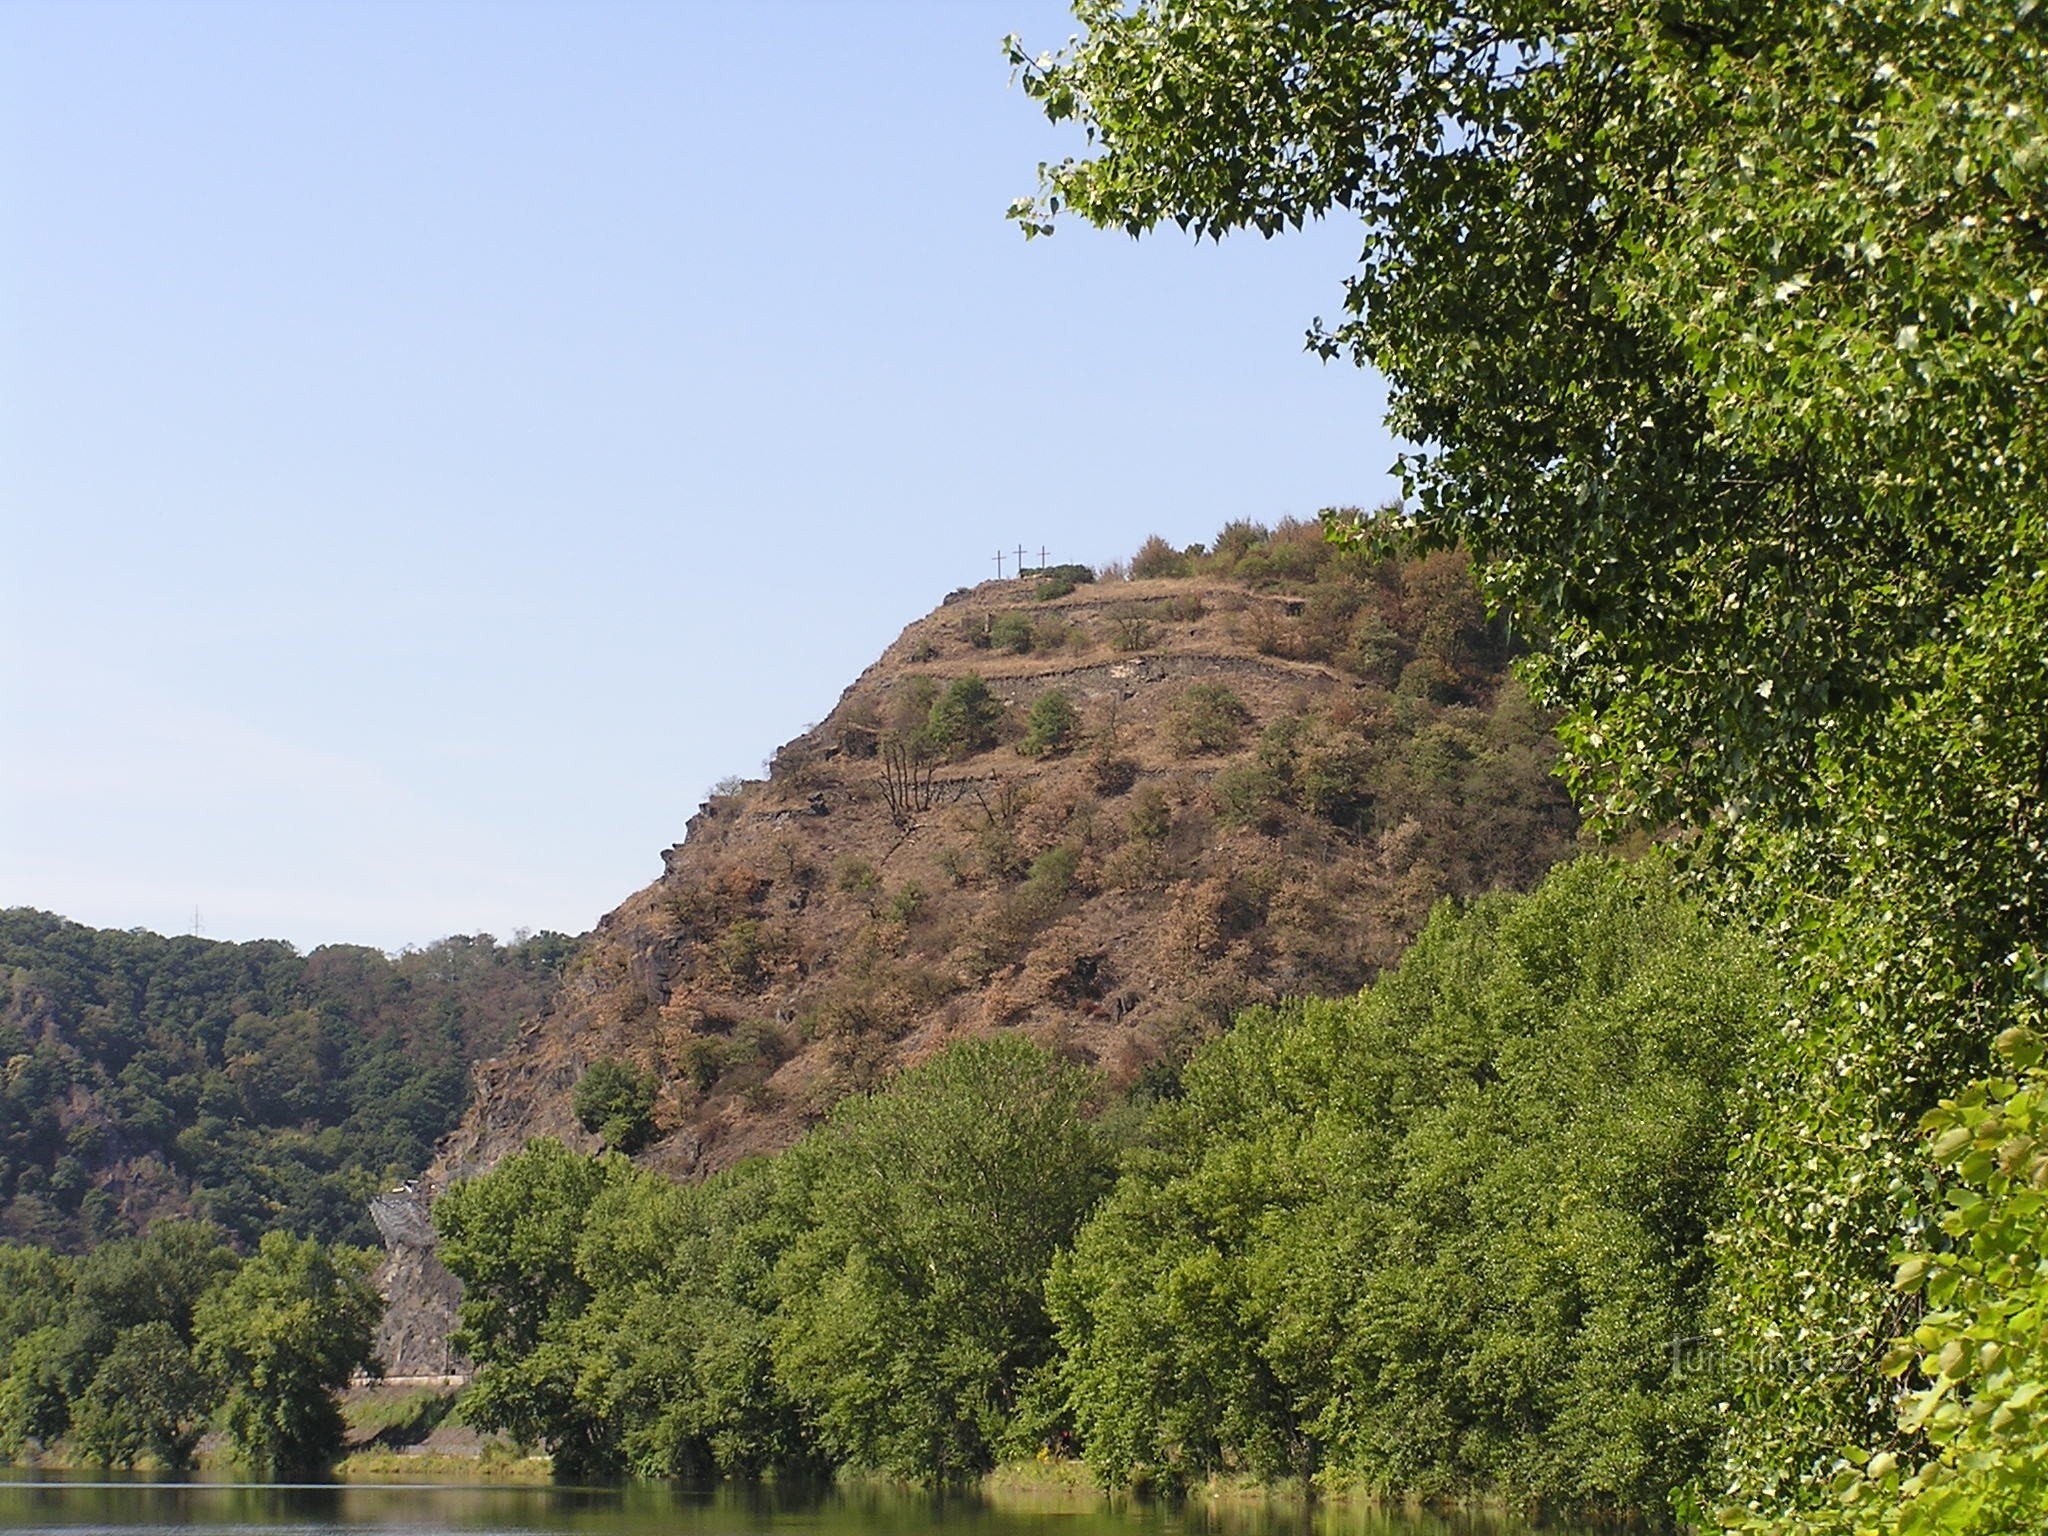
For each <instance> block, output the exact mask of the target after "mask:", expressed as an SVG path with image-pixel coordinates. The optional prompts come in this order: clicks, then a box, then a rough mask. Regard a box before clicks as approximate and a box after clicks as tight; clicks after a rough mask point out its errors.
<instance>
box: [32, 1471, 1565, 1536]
mask: <svg viewBox="0 0 2048 1536" xmlns="http://www.w3.org/2000/svg"><path fill="white" fill-rule="evenodd" d="M0 1530H6V1531H9V1532H17V1531H19V1532H34V1533H42V1536H147V1533H175V1536H455V1533H486V1532H488V1533H492V1536H570V1533H574V1536H1529V1533H1530V1532H1531V1530H1532V1528H1531V1527H1529V1526H1526V1525H1523V1524H1520V1523H1516V1522H1508V1521H1501V1520H1495V1519H1492V1518H1490V1517H1487V1516H1484V1515H1466V1514H1435V1513H1429V1512H1418V1513H1408V1512H1404V1511H1394V1510H1381V1509H1373V1508H1366V1507H1360V1506H1358V1505H1355V1504H1340V1505H1323V1506H1319V1507H1315V1508H1309V1507H1305V1506H1303V1505H1301V1504H1299V1503H1296V1502H1292V1501H1286V1500H1274V1501H1271V1502H1263V1501H1244V1500H1228V1501H1215V1502H1211V1501H1205V1500H1190V1501H1188V1502H1186V1503H1183V1504H1180V1505H1177V1506H1168V1505H1163V1504H1157V1503H1149V1504H1148V1503H1137V1502H1133V1501H1128V1500H1115V1501H1112V1500H1108V1499H1103V1500H1099V1501H1091V1500H1088V1499H1085V1498H1081V1497H1062V1498H1060V1499H1057V1500H1053V1499H1046V1500H1042V1501H1039V1500H1032V1499H1029V1498H1022V1497H1020V1498H1010V1497H1001V1498H998V1499H996V1500H993V1501H992V1500H988V1499H983V1498H979V1497H973V1496H968V1497H958V1498H945V1499H939V1498H931V1497H925V1496H920V1495H917V1494H913V1493H907V1492H900V1491H895V1490H887V1489H870V1488H852V1489H837V1490H833V1491H831V1492H827V1493H822V1494H812V1495H808V1496H795V1495H790V1494H786V1493H785V1494H779V1495H778V1494H777V1493H775V1492H774V1491H772V1490H758V1489H756V1490H748V1489H737V1488H731V1487H721V1488H718V1489H715V1490H712V1491H708V1492H702V1493H692V1492H687V1491H680V1490H677V1489H674V1488H671V1487H668V1486H666V1485H633V1486H628V1487H624V1488H606V1489H571V1488H555V1487H550V1486H532V1485H526V1484H506V1483H465V1484H402V1483H351V1484H345V1485H341V1486H332V1487H280V1486H277V1485H272V1484H262V1485H251V1484H236V1483H217V1482H192V1483H151V1482H146V1481H134V1482H118V1483H108V1482H88V1481H84V1480H79V1479H60V1478H43V1479H32V1478H30V1477H27V1476H23V1475H19V1474H17V1475H15V1476H13V1477H10V1478H5V1479H4V1480H0ZM1544 1536H1567V1533H1563V1532H1561V1531H1560V1530H1559V1528H1558V1527H1555V1526H1551V1527H1546V1528H1545V1532H1544Z"/></svg>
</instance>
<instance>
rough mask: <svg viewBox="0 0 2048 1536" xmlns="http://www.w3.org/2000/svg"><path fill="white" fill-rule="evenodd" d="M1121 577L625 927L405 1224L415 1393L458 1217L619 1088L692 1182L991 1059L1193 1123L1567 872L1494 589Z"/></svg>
mask: <svg viewBox="0 0 2048 1536" xmlns="http://www.w3.org/2000/svg"><path fill="white" fill-rule="evenodd" d="M1091 575H1092V573H1090V572H1088V571H1086V570H1085V569H1081V568H1059V569H1056V570H1053V571H1049V572H1036V573H1027V574H1026V575H1025V576H1023V577H1021V578H1015V579H1011V580H1007V581H991V582H984V583H983V584H981V585H980V586H978V587H974V588H971V589H963V590H961V591H958V592H955V593H953V594H952V595H951V596H949V597H948V598H947V599H946V600H945V602H944V603H943V604H942V605H941V606H940V607H939V608H938V609H937V610H936V611H934V612H932V613H930V614H928V615H926V616H925V617H924V618H922V619H919V620H918V621H917V622H915V623H913V624H911V625H910V626H909V627H908V628H907V629H905V630H904V631H903V633H902V634H901V635H900V636H899V637H898V638H897V640H896V641H895V643H894V644H892V645H891V646H890V647H889V648H888V649H887V650H886V651H885V652H884V653H883V654H882V656H881V657H880V658H879V659H878V660H877V661H876V662H875V663H874V664H873V665H872V666H870V667H869V668H868V669H867V670H866V671H865V672H863V673H862V674H861V675H860V677H859V678H858V679H856V680H855V682H854V683H853V684H852V686H851V687H849V688H848V689H847V690H846V691H845V693H844V694H843V695H842V696H841V698H840V700H839V702H838V704H837V706H836V707H835V708H834V709H833V710H832V712H831V714H830V715H829V716H828V717H827V718H826V719H825V720H823V721H821V722H819V723H818V724H817V725H816V726H814V727H812V728H811V729H809V730H807V731H805V732H804V733H803V734H802V735H800V736H798V737H797V738H796V739H795V740H793V741H791V742H789V743H788V744H787V745H786V746H784V747H783V748H782V749H781V750H780V751H779V752H778V753H777V754H776V756H775V758H774V761H773V764H772V766H771V771H770V774H769V777H768V778H767V779H765V780H762V781H756V782H750V783H734V784H730V785H728V786H725V787H724V788H725V789H726V790H727V791H729V792H722V793H718V794H716V795H714V796H713V798H712V799H710V800H709V801H708V802H707V803H706V804H705V805H704V806H703V807H702V809H701V810H700V811H699V813H698V814H697V815H696V816H695V817H693V818H692V819H691V821H690V823H689V827H688V831H687V835H686V836H685V837H684V839H683V841H682V842H681V843H679V844H677V845H676V846H674V847H672V848H669V849H668V850H667V851H666V852H665V853H664V854H663V855H662V866H663V868H662V873H661V875H660V877H659V878H658V879H656V880H655V881H654V882H653V883H652V884H650V885H648V886H647V887H646V888H645V889H643V890H640V891H638V892H635V893H634V894H633V895H632V896H629V897H628V898H627V899H626V900H625V901H624V902H623V903H621V904H620V906H619V907H618V908H617V909H616V910H615V911H613V912H612V913H610V914H609V915H608V916H606V917H605V918H604V919H602V920H601V921H600V923H599V925H598V927H597V930H596V931H595V932H594V933H592V934H591V935H589V936H587V938H586V939H585V940H584V941H583V943H582V945H581V947H580V949H579V951H578V952H577V954H576V955H575V956H574V957H573V958H572V959H570V961H569V962H568V964H567V966H566V968H565V971H564V976H563V980H562V983H561V986H560V988H559V990H558V992H557V994H556V996H555V998H554V1001H553V1005H552V1007H551V1008H550V1009H549V1010H548V1011H547V1013H546V1014H544V1015H541V1016H538V1017H536V1018H535V1020H534V1021H533V1022H531V1023H529V1024H527V1025H526V1026H525V1027H524V1028H523V1029H522V1030H521V1031H520V1032H519V1033H518V1035H517V1037H516V1038H515V1039H514V1040H513V1041H512V1042H511V1044H510V1045H509V1047H508V1048H507V1049H505V1050H504V1051H503V1052H502V1053H500V1054H499V1055H497V1056H496V1057H494V1058H492V1059H490V1060H487V1061H485V1062H484V1063H483V1064H482V1065H481V1066H480V1067H479V1068H478V1069H477V1071H476V1081H475V1091H474V1093H473V1095H472V1098H471V1101H470V1105H469V1108H468V1111H467V1113H466V1114H465V1116H464V1118H463V1121H462V1123H461V1125H460V1127H459V1128H458V1129H457V1130H456V1132H455V1133H454V1134H452V1135H451V1136H450V1137H449V1138H448V1139H447V1140H445V1141H444V1142H443V1144H442V1146H441V1148H440V1151H439V1155H438V1157H437V1159H436V1162H435V1164H434V1166H433V1168H432V1169H431V1170H430V1172H429V1174H428V1176H427V1178H426V1179H425V1180H424V1181H422V1184H421V1186H420V1187H419V1188H418V1190H417V1191H413V1192H406V1193H399V1194H394V1195H393V1196H390V1197H387V1198H386V1199H385V1200H384V1201H382V1202H380V1204H379V1209H378V1212H377V1217H378V1223H379V1226H380V1228H382V1229H383V1231H384V1233H385V1236H386V1239H387V1244H388V1246H389V1247H390V1250H391V1255H392V1258H391V1263H390V1265H389V1266H388V1268H387V1271H386V1277H385V1281H386V1288H387V1290H388V1292H389V1293H390V1295H391V1296H392V1300H393V1305H392V1308H391V1311H390V1313H389V1316H388V1318H387V1322H386V1327H385V1332H384V1336H383V1340H382V1353H383V1357H384V1359H385V1361H386V1362H387V1365H388V1367H389V1368H390V1369H391V1370H393V1371H394V1372H395V1373H405V1374H428V1375H438V1374H440V1373H442V1372H446V1371H449V1370H451V1369H459V1367H460V1362H458V1361H455V1360H453V1359H452V1358H451V1356H450V1354H449V1351H448V1347H447V1336H448V1331H449V1328H450V1326H451V1323H452V1317H453V1311H454V1305H455V1301H456V1299H457V1289H456V1286H455V1283H454V1281H453V1279H452V1278H451V1277H449V1276H448V1275H447V1273H446V1271H445V1270H442V1269H441V1268H440V1266H439V1264H438V1263H437V1262H436V1261H435V1260H434V1258H433V1255H432V1252H431V1248H430V1246H429V1245H428V1244H427V1243H426V1242H424V1241H422V1239H423V1238H425V1237H426V1236H427V1235H428V1232H427V1226H426V1222H425V1220H424V1213H425V1211H426V1209H427V1206H428V1204H429V1202H430V1201H431V1199H432V1198H433V1196H434V1195H435V1193H436V1192H437V1191H438V1190H440V1189H442V1188H445V1187H446V1186H447V1184H448V1183H449V1182H451V1181H452V1180H455V1179H459V1178H462V1177H464V1176H467V1175H470V1174H473V1173H477V1172H481V1171H483V1170H485V1169H487V1168H489V1167H490V1166H491V1165H493V1164H494V1163H495V1162H496V1161H497V1160H498V1159H499V1158H501V1157H503V1156H505V1155H506V1154H508V1153H510V1152H513V1151H516V1150H517V1149H518V1148H519V1147H521V1146H523V1145H524V1144H525V1143H526V1142H527V1141H528V1140H529V1139H530V1138H532V1137H535V1136H554V1137H558V1138H560V1139H561V1140H562V1141H564V1142H566V1143H568V1144H569V1145H570V1146H572V1147H577V1148H581V1149H584V1150H596V1149H597V1147H598V1146H599V1145H600V1144H601V1142H600V1138H599V1137H598V1136H597V1135H595V1134H593V1133H592V1132H591V1131H590V1130H588V1129H586V1128H585V1126H584V1125H583V1124H582V1123H581V1122H580V1121H579V1119H578V1116H577V1114H576V1111H575V1103H574V1100H575V1092H576V1088H577V1086H578V1084H579V1083H580V1082H582V1081H583V1079H584V1077H585V1074H586V1073H588V1072H589V1071H590V1069H591V1068H592V1067H593V1066H597V1065H599V1064H601V1063H602V1064H606V1071H607V1072H608V1073H609V1072H615V1071H616V1068H617V1067H620V1066H623V1067H625V1068H627V1069H628V1070H629V1074H630V1075H633V1076H637V1077H638V1078H639V1080H640V1081H641V1082H643V1083H651V1084H652V1086H653V1089H654V1094H655V1102H654V1106H653V1114H652V1118H651V1124H650V1125H648V1126H647V1128H646V1144H645V1145H644V1147H641V1148H640V1149H639V1156H640V1158H641V1160H642V1161H643V1162H646V1163H648V1164H649V1165H651V1166H653V1167H656V1168H659V1169H661V1170H663V1171H665V1172H668V1173H670V1174H672V1175H674V1176H676V1177H679V1178H689V1177H694V1176H701V1175H704V1174H707V1173H711V1172H714V1171H716V1170H718V1169H720V1168H724V1167H727V1166H730V1165H731V1164H733V1163H735V1162H737V1161H739V1160H740V1159H742V1158H744V1157H747V1156H750V1155H754V1154H758V1153H767V1152H773V1151H776V1150H779V1149H780V1148H782V1147H784V1146H786V1145H788V1144H789V1143H790V1142H792V1141H794V1140H795V1139H796V1138H797V1137H798V1136H799V1135H800V1134H801V1133H802V1132H803V1131H804V1129H805V1128H807V1127H808V1126H810V1125H812V1124H813V1123H815V1122H816V1121H817V1120H818V1119H819V1118H820V1117H821V1116H822V1115H823V1114H824V1112H825V1111H826V1110H827V1109H828V1108H829V1107H830V1106H831V1105H832V1104H833V1103H834V1102H836V1101H837V1100H838V1099H839V1098H841V1097H842V1096H844V1095H846V1094H849V1093H855V1092H859V1091H862V1090H864V1089H867V1088H870V1087H873V1086H874V1085H876V1084H878V1083H880V1082H881V1081H883V1080H884V1079H886V1078H887V1077H888V1076H889V1075H890V1074H892V1073H893V1072H895V1071H897V1070H899V1069H900V1068H902V1067H904V1066H906V1065H908V1064H910V1063H913V1062H915V1061H917V1060H919V1059H921V1058H922V1057H924V1056H925V1055H927V1054H928V1053H930V1052H932V1051H934V1050H936V1049H937V1048H938V1047H939V1046H940V1045H941V1044H943V1043H944V1042H945V1041H947V1040H949V1039H951V1038H953V1037H955V1036H958V1035H962V1034H974V1033H980V1032H986V1031H993V1030H1023V1031H1025V1032H1027V1033H1029V1034H1030V1035H1031V1036H1032V1037H1033V1038H1035V1039H1037V1040H1038V1041H1040V1042H1041V1043H1044V1044H1046V1045H1048V1046H1050V1047H1052V1048H1053V1049H1055V1050H1057V1051H1059V1052H1061V1053H1063V1054H1067V1055H1069V1056H1072V1057H1074V1058H1077V1059H1080V1060H1083V1061H1086V1062H1089V1063H1092V1064H1094V1065H1096V1066H1098V1067H1099V1068H1100V1069H1101V1070H1102V1072H1103V1073H1104V1075H1105V1078H1106V1080H1107V1082H1108V1083H1109V1085H1110V1086H1111V1087H1112V1088H1114V1089H1120V1090H1127V1091H1136V1092H1139V1093H1144V1092H1148V1091H1149V1092H1171V1091H1173V1083H1174V1081H1175V1078H1176V1076H1177V1073H1178V1068H1179V1064H1180V1062H1181V1061H1182V1060H1183V1059H1185V1057H1186V1055H1187V1053H1188V1052H1189V1051H1190V1050H1191V1049H1192V1048H1193V1046H1194V1045H1195V1044H1196V1043H1197V1042H1198V1041H1200V1040H1201V1039H1202V1038H1204V1037H1206V1036H1208V1035H1210V1034H1212V1033H1214V1032H1215V1031H1217V1030H1219V1029H1221V1028H1223V1027H1224V1026H1225V1025H1226V1024H1227V1023H1228V1021H1229V1019H1230V1018H1231V1016H1232V1014H1234V1013H1235V1012H1236V1011H1237V1010H1239V1009H1241V1008H1243V1007H1245V1006H1247V1005H1250V1004H1254V1003H1259V1002H1265V1001H1271V1000H1274V999H1277V998H1279V997H1282V996H1286V995H1298V994H1302V993H1321V994H1338V993H1344V992H1349V991H1353V990H1356V989H1357V988H1358V987H1359V986H1361V985H1362V984H1363V983H1365V982H1366V981H1368V980H1370V979H1371V978H1372V976H1373V975H1374V974H1375V973H1376V972H1377V971H1378V970H1379V969H1380V968H1381V967H1382V966H1384V965H1386V964H1388V963H1389V962H1391V961H1392V960H1393V959H1394V958H1395V957H1396V956H1397V955H1398V954H1399V952H1400V951H1401V949H1402V948H1403V947H1404V946H1405V945H1406V943H1407V942H1408V940H1409V939H1410V938H1412V937H1413V936H1414V934H1415V933H1416V931H1417V930H1418V929H1419V927H1420V925H1421V923H1422V921H1423V919H1424V918H1425V916H1426V915H1427V914H1428V912H1429V910H1430V908H1431V907H1432V906H1433V905H1434V904H1435V903H1436V902H1437V901H1438V900H1439V899H1440V898H1441V897H1444V896H1446V895H1455V896H1467V895H1473V894H1477V893H1479V892H1482V891H1487V890H1492V889H1497V888H1503V887H1506V888H1523V887H1527V886H1530V885H1533V884H1534V883H1535V882H1536V881H1537V879H1538V878H1539V877H1540V876H1541V875H1542V874H1543V872H1544V871H1545V870H1547V869H1548V868H1549V867H1550V866H1551V865H1552V864H1553V863H1555V862H1556V861H1557V860H1559V859H1560V858H1562V857H1564V856H1565V855H1566V854H1567V853H1568V852H1569V851H1570V850H1571V848H1572V846H1573V843H1574V841H1575V838H1576V835H1577V823H1576V820H1575V818H1574V815H1573V812H1572V810H1571V806H1570V803H1569V801H1568V799H1567V798H1566V796H1565V794H1564V792H1563V789H1562V787H1561V786H1560V785H1559V784H1558V782H1557V781H1556V780H1555V779H1554V778H1553V777H1552V776H1551V765H1552V763H1553V760H1554V757H1555V744H1554V742H1553V740H1552V738H1551V735H1550V732H1549V723H1548V721H1546V720H1545V719H1544V718H1543V717H1542V716H1541V715H1540V714H1539V713H1538V712H1537V711H1536V710H1535V709H1533V708H1532V707H1531V705H1530V704H1529V702H1528V700H1527V698H1526V697H1525V696H1524V694H1523V693H1522V690H1521V688H1520V685H1519V684H1518V683H1516V682H1515V681H1514V680H1513V679H1512V677H1511V676H1510V675H1509V673H1508V670H1507V663H1508V660H1509V650H1510V645H1509V640H1508V637H1507V635H1506V633H1505V631H1504V630H1503V629H1502V627H1501V626H1499V625H1498V624H1495V623H1491V622H1489V621H1488V619H1487V618H1486V616H1485V613H1484V611H1483V608H1482V605H1481V603H1480V601H1479V598H1478V594H1477V592H1476V590H1475V589H1474V587H1473V584H1472V581H1471V577H1470V574H1469V572H1468V570H1467V568H1466V565H1465V562H1464V560H1463V558H1462V557H1461V556H1458V555H1455V554H1440V555H1436V556H1432V557H1430V558H1428V559H1426V560H1421V561H1416V562H1413V563H1408V564H1394V563H1390V562H1381V561H1374V560H1368V559H1365V558H1362V557H1359V556H1355V555H1341V554H1335V553H1333V552H1332V551H1331V550H1330V549H1329V548H1328V547H1327V546H1326V545H1325V544H1324V543H1323V542H1322V540H1321V538H1320V537H1319V534H1318V531H1317V530H1316V529H1315V527H1314V526H1313V525H1300V524H1283V525H1282V526H1281V527H1280V528H1279V529H1278V530H1276V531H1272V532H1268V531H1267V530H1265V529H1263V528H1260V527H1257V526H1256V525H1250V524H1238V525H1233V527H1232V528H1228V529H1225V530H1224V533H1223V535H1222V536H1221V537H1219V539H1218V541H1217V546H1216V548H1215V549H1214V550H1213V551H1212V550H1203V549H1196V550H1188V551H1176V550H1173V549H1171V548H1169V547H1168V546H1166V545H1164V544H1163V543H1162V542H1161V541H1158V540H1156V539H1155V540H1153V541H1152V542H1151V543H1150V544H1148V545H1147V547H1146V549H1145V550H1143V551H1141V552H1140V557H1139V558H1138V559H1137V560H1134V561H1133V562H1132V564H1131V567H1130V572H1129V573H1126V572H1125V571H1123V570H1121V569H1116V568H1112V570H1111V571H1109V572H1105V573H1104V576H1105V579H1102V580H1091V579H1090V577H1091ZM638 1139H639V1138H636V1143H637V1141H638ZM408 1234H410V1235H408Z"/></svg>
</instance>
